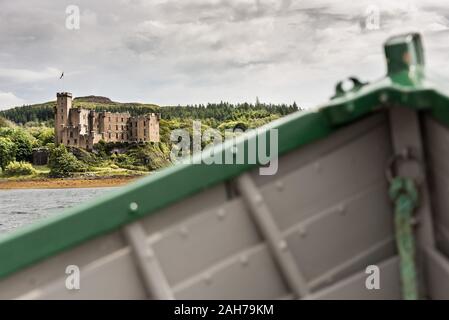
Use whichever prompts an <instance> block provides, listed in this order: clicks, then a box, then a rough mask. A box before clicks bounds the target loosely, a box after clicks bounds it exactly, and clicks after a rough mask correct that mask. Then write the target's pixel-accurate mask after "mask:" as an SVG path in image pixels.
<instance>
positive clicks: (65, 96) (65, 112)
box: [55, 92, 72, 145]
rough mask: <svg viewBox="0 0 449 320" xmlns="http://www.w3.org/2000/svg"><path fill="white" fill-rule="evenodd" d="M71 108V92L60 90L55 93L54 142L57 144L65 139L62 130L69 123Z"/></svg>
mask: <svg viewBox="0 0 449 320" xmlns="http://www.w3.org/2000/svg"><path fill="white" fill-rule="evenodd" d="M71 108H72V94H71V93H69V92H60V93H57V94H56V107H55V144H56V145H59V144H60V143H62V142H63V141H66V140H67V137H65V136H64V132H66V130H64V129H65V128H66V127H67V126H68V124H69V112H70V109H71Z"/></svg>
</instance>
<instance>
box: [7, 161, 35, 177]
mask: <svg viewBox="0 0 449 320" xmlns="http://www.w3.org/2000/svg"><path fill="white" fill-rule="evenodd" d="M35 173H36V170H35V169H34V168H33V166H32V165H31V164H30V163H28V162H23V161H19V162H17V161H13V162H11V163H10V164H8V165H7V166H6V168H5V173H4V174H5V175H6V176H29V175H31V174H35Z"/></svg>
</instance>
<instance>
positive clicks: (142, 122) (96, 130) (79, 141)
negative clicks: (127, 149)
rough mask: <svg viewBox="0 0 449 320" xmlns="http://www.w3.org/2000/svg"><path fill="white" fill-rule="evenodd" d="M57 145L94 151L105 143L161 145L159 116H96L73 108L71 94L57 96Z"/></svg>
mask: <svg viewBox="0 0 449 320" xmlns="http://www.w3.org/2000/svg"><path fill="white" fill-rule="evenodd" d="M56 97H57V99H56V107H55V143H56V144H57V145H58V144H64V145H67V146H75V147H79V148H84V149H88V150H92V148H93V145H94V144H96V143H98V142H99V141H100V140H104V141H106V142H131V143H133V142H135V143H138V142H159V141H160V137H159V120H160V114H155V113H148V114H146V115H142V116H135V117H134V116H131V114H130V113H129V112H125V113H114V112H108V111H101V112H97V111H94V110H88V109H83V108H72V94H71V93H70V92H60V93H57V94H56Z"/></svg>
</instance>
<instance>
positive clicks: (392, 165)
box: [385, 148, 424, 185]
mask: <svg viewBox="0 0 449 320" xmlns="http://www.w3.org/2000/svg"><path fill="white" fill-rule="evenodd" d="M410 161H412V162H416V163H417V164H418V165H419V167H421V168H422V163H421V160H420V159H419V158H418V156H417V155H416V152H413V150H412V149H411V148H405V149H403V150H402V151H401V152H399V153H396V154H394V155H393V156H392V157H391V158H390V159H389V161H388V166H387V170H386V172H385V176H386V178H387V181H388V182H389V183H391V182H392V181H393V179H394V178H395V177H396V176H397V172H396V168H397V165H398V164H399V163H404V162H410ZM423 179H424V177H423V176H421V177H418V179H417V178H414V180H415V183H416V184H417V185H420V184H421V182H422V181H423Z"/></svg>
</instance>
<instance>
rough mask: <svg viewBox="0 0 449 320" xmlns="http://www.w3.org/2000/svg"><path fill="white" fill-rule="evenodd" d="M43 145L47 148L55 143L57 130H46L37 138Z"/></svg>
mask: <svg viewBox="0 0 449 320" xmlns="http://www.w3.org/2000/svg"><path fill="white" fill-rule="evenodd" d="M37 138H38V139H39V141H40V143H41V145H43V146H45V145H47V144H49V143H53V142H54V141H55V130H54V129H52V128H44V129H42V130H41V132H40V133H39V135H38V136H37Z"/></svg>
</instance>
